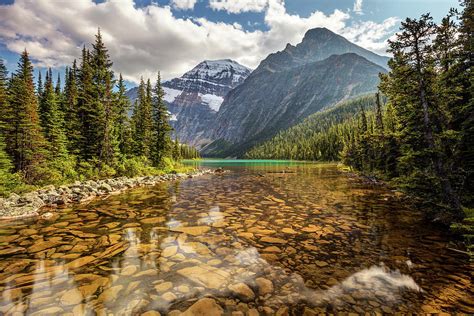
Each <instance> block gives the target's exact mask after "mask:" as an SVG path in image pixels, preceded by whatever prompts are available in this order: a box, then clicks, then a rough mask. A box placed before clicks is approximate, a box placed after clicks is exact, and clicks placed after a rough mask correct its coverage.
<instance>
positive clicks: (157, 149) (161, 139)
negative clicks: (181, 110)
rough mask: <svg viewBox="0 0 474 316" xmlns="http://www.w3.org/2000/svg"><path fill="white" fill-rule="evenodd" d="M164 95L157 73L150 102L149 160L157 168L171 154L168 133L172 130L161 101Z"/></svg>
mask: <svg viewBox="0 0 474 316" xmlns="http://www.w3.org/2000/svg"><path fill="white" fill-rule="evenodd" d="M164 94H165V93H164V91H163V88H162V87H161V76H160V73H158V77H157V80H156V84H155V87H154V90H153V100H152V114H153V136H152V137H153V140H152V146H153V147H152V152H151V153H152V156H151V160H152V163H153V165H154V166H159V165H160V164H161V163H162V161H163V158H164V157H169V156H170V154H171V138H170V132H171V130H172V128H171V125H170V124H169V114H168V108H167V107H166V104H165V101H164V100H163V97H164Z"/></svg>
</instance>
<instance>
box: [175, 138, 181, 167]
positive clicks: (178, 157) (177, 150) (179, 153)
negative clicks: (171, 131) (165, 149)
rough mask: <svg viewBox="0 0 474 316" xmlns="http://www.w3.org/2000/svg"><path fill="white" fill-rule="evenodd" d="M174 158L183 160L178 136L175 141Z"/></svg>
mask: <svg viewBox="0 0 474 316" xmlns="http://www.w3.org/2000/svg"><path fill="white" fill-rule="evenodd" d="M173 159H174V160H175V161H180V160H181V149H180V145H179V141H178V136H176V137H175V139H174V142H173Z"/></svg>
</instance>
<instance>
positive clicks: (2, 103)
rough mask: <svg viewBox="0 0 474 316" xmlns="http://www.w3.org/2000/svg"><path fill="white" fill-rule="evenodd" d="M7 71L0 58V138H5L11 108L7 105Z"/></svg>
mask: <svg viewBox="0 0 474 316" xmlns="http://www.w3.org/2000/svg"><path fill="white" fill-rule="evenodd" d="M8 89H9V80H8V71H7V67H5V64H4V62H3V59H1V58H0V136H2V135H3V136H4V137H6V136H7V134H8V133H7V125H6V123H7V122H8V121H10V120H11V114H12V113H11V108H10V106H9V105H8Z"/></svg>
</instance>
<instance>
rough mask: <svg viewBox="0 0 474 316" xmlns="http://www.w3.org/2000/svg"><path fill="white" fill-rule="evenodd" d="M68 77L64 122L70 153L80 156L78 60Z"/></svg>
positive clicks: (65, 90)
mask: <svg viewBox="0 0 474 316" xmlns="http://www.w3.org/2000/svg"><path fill="white" fill-rule="evenodd" d="M67 71H68V75H67V76H66V82H65V86H64V104H65V105H64V107H63V111H64V121H65V129H66V131H67V135H66V136H67V138H68V151H69V152H70V153H72V154H75V155H78V154H80V152H81V151H80V148H81V138H82V135H81V121H80V117H79V110H78V101H79V94H78V86H77V85H78V70H77V66H76V60H74V62H73V65H72V67H71V68H68V69H67Z"/></svg>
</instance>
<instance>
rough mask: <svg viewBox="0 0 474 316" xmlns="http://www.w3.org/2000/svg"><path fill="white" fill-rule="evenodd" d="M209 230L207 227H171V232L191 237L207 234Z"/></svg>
mask: <svg viewBox="0 0 474 316" xmlns="http://www.w3.org/2000/svg"><path fill="white" fill-rule="evenodd" d="M210 229H211V228H210V227H209V226H190V227H182V226H179V227H173V228H170V230H171V231H174V232H180V233H185V234H189V235H192V236H199V235H203V234H205V233H207V232H208V231H209V230H210Z"/></svg>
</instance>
